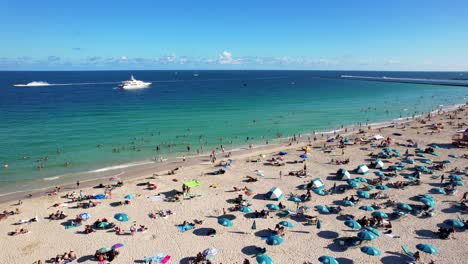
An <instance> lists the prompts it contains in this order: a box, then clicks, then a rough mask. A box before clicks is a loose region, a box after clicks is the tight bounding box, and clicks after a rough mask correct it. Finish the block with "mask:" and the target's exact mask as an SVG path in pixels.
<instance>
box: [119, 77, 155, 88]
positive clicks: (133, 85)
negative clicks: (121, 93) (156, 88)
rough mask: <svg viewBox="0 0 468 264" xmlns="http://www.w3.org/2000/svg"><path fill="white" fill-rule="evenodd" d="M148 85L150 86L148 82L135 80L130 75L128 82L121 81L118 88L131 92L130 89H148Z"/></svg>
mask: <svg viewBox="0 0 468 264" xmlns="http://www.w3.org/2000/svg"><path fill="white" fill-rule="evenodd" d="M150 85H151V83H150V82H144V81H140V80H136V79H135V78H134V77H133V75H132V76H131V77H130V80H129V81H123V82H122V83H121V84H119V86H118V87H119V88H120V89H124V90H132V89H143V88H148V87H149V86H150Z"/></svg>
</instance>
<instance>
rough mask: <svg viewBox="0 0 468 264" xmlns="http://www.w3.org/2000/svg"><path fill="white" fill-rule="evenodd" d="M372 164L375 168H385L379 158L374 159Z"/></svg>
mask: <svg viewBox="0 0 468 264" xmlns="http://www.w3.org/2000/svg"><path fill="white" fill-rule="evenodd" d="M374 164H375V165H374V166H375V168H376V169H385V164H384V163H383V161H382V160H380V159H378V160H376V161H375V163H374Z"/></svg>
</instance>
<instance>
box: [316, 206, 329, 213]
mask: <svg viewBox="0 0 468 264" xmlns="http://www.w3.org/2000/svg"><path fill="white" fill-rule="evenodd" d="M315 209H317V211H319V212H320V213H322V214H328V213H330V210H329V209H328V207H327V206H325V205H316V206H315Z"/></svg>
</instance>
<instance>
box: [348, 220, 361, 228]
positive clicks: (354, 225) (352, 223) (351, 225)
mask: <svg viewBox="0 0 468 264" xmlns="http://www.w3.org/2000/svg"><path fill="white" fill-rule="evenodd" d="M344 224H345V226H347V227H349V228H352V229H355V230H359V229H361V228H362V226H361V224H359V223H358V222H356V221H354V220H346V221H344Z"/></svg>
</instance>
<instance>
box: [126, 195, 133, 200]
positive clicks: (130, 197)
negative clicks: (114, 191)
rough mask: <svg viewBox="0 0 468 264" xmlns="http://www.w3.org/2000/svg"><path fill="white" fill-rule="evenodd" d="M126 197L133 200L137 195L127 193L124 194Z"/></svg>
mask: <svg viewBox="0 0 468 264" xmlns="http://www.w3.org/2000/svg"><path fill="white" fill-rule="evenodd" d="M124 198H125V199H127V200H131V199H133V198H135V195H133V194H127V195H125V196H124Z"/></svg>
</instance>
